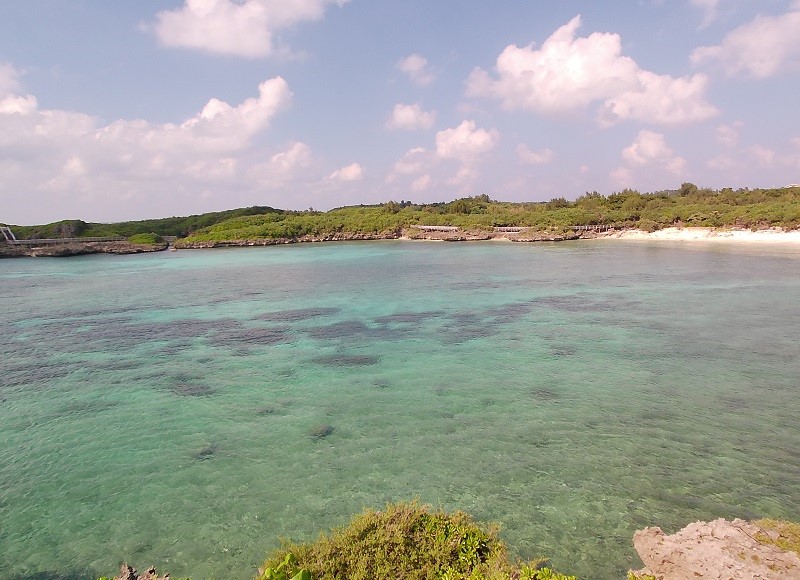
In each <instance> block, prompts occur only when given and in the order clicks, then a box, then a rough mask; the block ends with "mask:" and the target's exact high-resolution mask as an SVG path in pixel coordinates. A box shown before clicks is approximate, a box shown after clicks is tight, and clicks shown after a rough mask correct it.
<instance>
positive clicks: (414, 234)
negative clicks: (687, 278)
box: [0, 227, 800, 258]
mask: <svg viewBox="0 0 800 580" xmlns="http://www.w3.org/2000/svg"><path fill="white" fill-rule="evenodd" d="M378 240H402V241H423V242H424V241H428V242H480V241H490V242H513V243H536V242H538V243H542V242H568V241H575V240H623V241H631V242H679V243H713V244H731V243H732V244H736V245H740V244H741V245H748V244H749V245H755V246H759V245H769V244H773V245H790V246H800V229H797V230H784V229H783V228H769V229H762V230H755V231H753V230H749V229H743V228H728V227H721V228H710V227H669V228H664V229H661V230H656V231H653V232H646V231H643V230H638V229H633V228H626V229H621V230H614V229H612V230H608V231H604V232H595V231H580V232H577V231H570V232H563V233H556V232H547V231H530V232H525V231H523V232H518V233H517V232H489V231H482V230H458V231H452V232H449V231H448V232H441V231H421V230H417V229H414V228H404V229H403V230H401V231H396V232H385V233H368V234H365V233H359V232H352V233H350V232H338V233H335V234H324V235H318V236H302V237H298V238H265V239H253V240H219V241H191V240H177V241H176V242H175V243H174V245H173V246H168V245H167V244H159V245H155V246H151V245H145V244H131V243H129V242H111V243H96V242H88V243H82V244H81V243H74V242H71V243H68V244H64V245H54V246H46V247H38V246H30V247H19V246H5V245H0V258H24V257H69V256H79V255H87V254H135V253H142V252H158V251H164V250H166V249H167V248H168V247H170V248H172V249H175V250H193V249H197V250H200V249H211V248H230V247H256V246H279V245H286V244H309V243H323V242H355V241H378Z"/></svg>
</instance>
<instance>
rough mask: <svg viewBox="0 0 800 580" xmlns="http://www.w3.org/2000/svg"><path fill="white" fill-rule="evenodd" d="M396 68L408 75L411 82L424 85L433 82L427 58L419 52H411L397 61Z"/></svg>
mask: <svg viewBox="0 0 800 580" xmlns="http://www.w3.org/2000/svg"><path fill="white" fill-rule="evenodd" d="M397 68H398V69H400V70H401V71H402V72H404V73H405V74H407V75H408V77H409V78H410V79H411V81H412V82H414V83H415V84H417V85H419V86H421V87H425V86H428V85H429V84H431V83H432V82H433V79H434V76H433V73H431V72H430V70H428V59H427V58H425V57H424V56H422V55H419V54H412V55H409V56H407V57H405V58H404V59H401V60H400V61H399V62H398V63H397Z"/></svg>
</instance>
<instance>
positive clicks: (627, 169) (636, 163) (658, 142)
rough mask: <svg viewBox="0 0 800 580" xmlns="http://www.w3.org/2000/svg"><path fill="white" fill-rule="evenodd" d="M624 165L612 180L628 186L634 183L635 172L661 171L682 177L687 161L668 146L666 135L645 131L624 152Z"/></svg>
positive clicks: (614, 172)
mask: <svg viewBox="0 0 800 580" xmlns="http://www.w3.org/2000/svg"><path fill="white" fill-rule="evenodd" d="M622 160H623V163H624V165H623V166H621V167H619V168H617V169H616V170H614V171H613V172H612V173H611V177H612V179H614V180H615V181H616V182H618V183H620V184H622V185H626V184H629V183H631V182H632V180H633V177H634V172H635V171H637V170H647V171H648V172H652V171H654V170H658V169H661V170H662V171H666V172H667V173H669V174H671V175H680V174H682V173H683V172H684V171H685V169H686V160H685V159H684V158H683V157H680V156H678V155H676V154H675V152H674V151H673V150H672V149H671V148H670V147H669V146H668V145H667V143H666V140H665V139H664V135H662V134H661V133H656V132H654V131H648V130H647V129H644V130H642V131H639V134H638V135H637V136H636V139H634V141H633V143H631V144H630V145H629V146H628V147H626V148H625V149H623V150H622Z"/></svg>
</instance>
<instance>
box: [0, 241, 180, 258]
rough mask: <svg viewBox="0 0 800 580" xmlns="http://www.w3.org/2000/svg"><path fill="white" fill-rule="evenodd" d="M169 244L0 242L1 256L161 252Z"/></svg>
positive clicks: (40, 256) (37, 256)
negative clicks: (30, 243)
mask: <svg viewBox="0 0 800 580" xmlns="http://www.w3.org/2000/svg"><path fill="white" fill-rule="evenodd" d="M166 249H167V244H166V243H164V244H132V243H131V242H68V243H65V244H48V245H42V246H36V245H32V246H27V245H26V246H11V245H8V244H0V258H24V257H33V258H45V257H47V258H61V257H67V256H83V255H86V254H141V253H143V252H160V251H162V250H166Z"/></svg>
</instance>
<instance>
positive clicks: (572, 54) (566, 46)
mask: <svg viewBox="0 0 800 580" xmlns="http://www.w3.org/2000/svg"><path fill="white" fill-rule="evenodd" d="M580 25H581V18H580V16H576V17H575V18H573V19H572V20H570V22H569V23H567V24H565V25H564V26H562V27H561V28H559V29H558V30H556V31H555V32H554V33H553V34H552V36H550V38H548V39H547V40H546V41H545V42H544V43H543V44H542V47H541V48H540V49H539V50H535V49H534V47H533V45H529V46H526V47H522V48H520V47H518V46H516V45H509V46H507V47H506V48H505V49H504V50H503V52H502V53H501V54H500V56H499V57H498V58H497V62H496V65H495V72H496V76H494V77H493V76H492V75H490V74H489V73H488V72H487V71H485V70H483V69H480V68H476V69H475V70H473V71H472V73H471V74H470V76H469V78H468V79H467V95H468V96H472V97H485V98H492V99H496V100H498V101H500V103H501V105H502V106H503V107H504V108H506V109H509V110H518V109H522V110H528V111H533V112H536V113H542V114H552V113H563V112H566V111H571V110H576V109H582V108H586V107H589V106H590V105H592V104H594V103H598V102H600V104H601V106H600V112H599V121H600V123H601V124H602V125H605V126H608V125H611V124H614V123H617V122H620V121H625V120H637V121H645V122H650V123H658V124H676V123H690V122H695V121H702V120H705V119H708V118H710V117H712V116H714V115H715V114H716V113H717V110H716V109H715V108H714V107H713V106H712V105H711V104H709V103H708V102H707V101H706V97H705V92H706V88H707V81H708V79H707V78H706V76H705V75H702V74H696V75H693V76H691V77H681V78H675V77H671V76H669V75H657V74H655V73H653V72H650V71H647V70H644V69H642V68H640V67H639V65H638V64H637V63H636V61H634V60H633V59H632V58H630V57H627V56H623V55H622V42H621V39H620V37H619V35H617V34H612V33H600V32H595V33H592V34H590V35H589V36H588V37H580V38H576V33H577V30H578V28H579V27H580Z"/></svg>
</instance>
